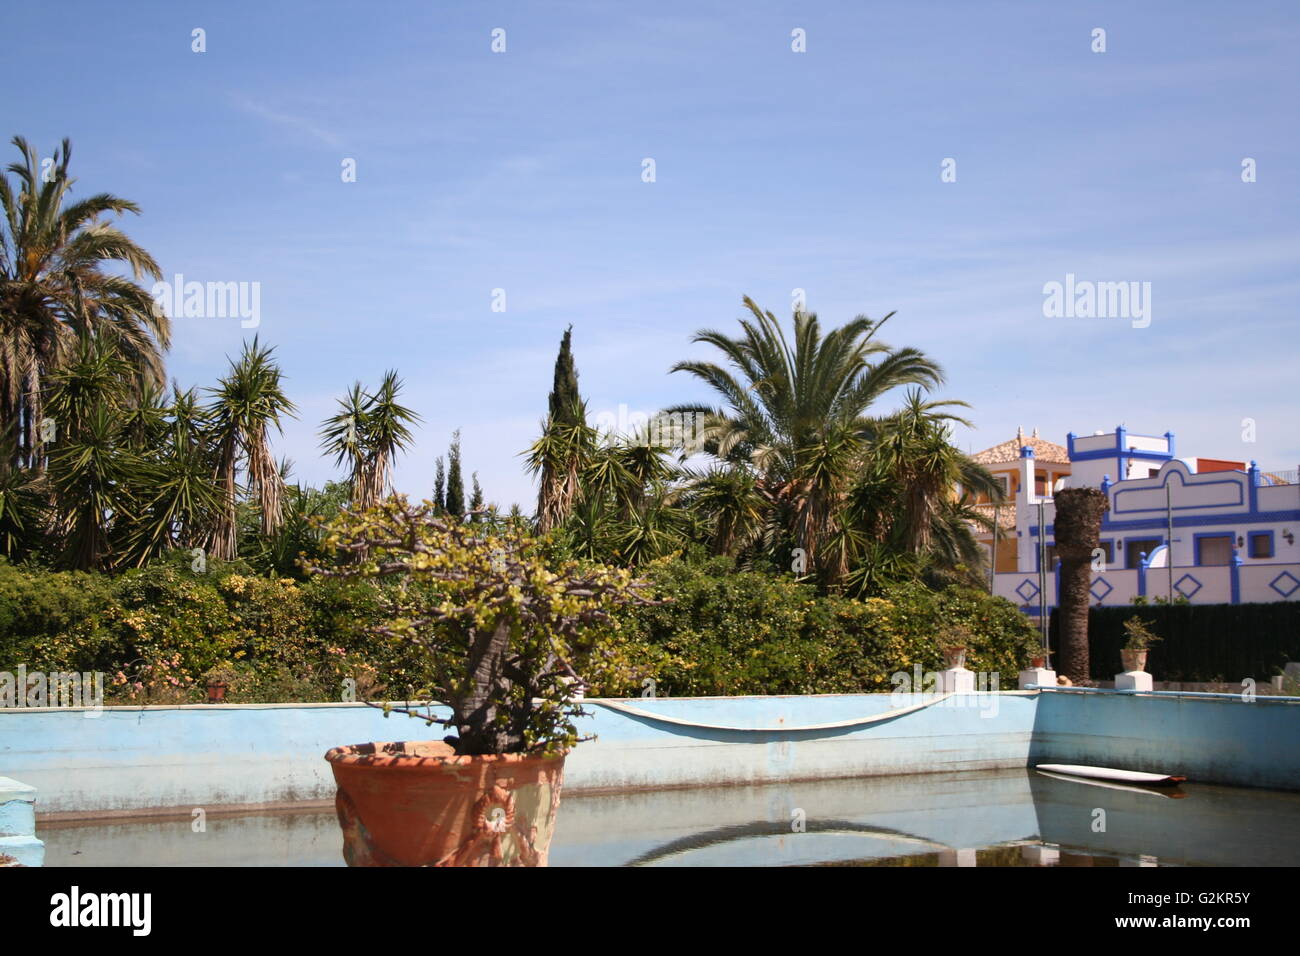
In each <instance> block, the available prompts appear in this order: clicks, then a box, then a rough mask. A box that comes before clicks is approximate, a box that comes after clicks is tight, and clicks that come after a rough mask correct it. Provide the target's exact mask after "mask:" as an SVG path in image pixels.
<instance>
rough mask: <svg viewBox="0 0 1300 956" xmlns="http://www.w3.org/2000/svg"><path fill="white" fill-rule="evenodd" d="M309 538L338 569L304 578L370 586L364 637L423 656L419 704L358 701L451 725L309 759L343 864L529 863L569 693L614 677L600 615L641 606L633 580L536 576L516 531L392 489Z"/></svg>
mask: <svg viewBox="0 0 1300 956" xmlns="http://www.w3.org/2000/svg"><path fill="white" fill-rule="evenodd" d="M325 544H326V545H327V547H328V549H329V551H332V552H335V553H337V554H339V555H340V556H341V557H340V559H339V561H338V562H337V563H334V564H328V565H327V564H323V563H317V564H315V565H313V566H312V567H311V568H310V570H311V571H312V572H313V573H316V574H320V575H323V576H328V577H336V578H363V579H372V580H376V581H379V582H382V585H383V586H382V587H381V588H380V593H381V595H382V597H381V603H382V606H383V610H384V618H385V620H384V622H383V623H382V624H381V625H380V626H378V627H377V628H376V629H375V630H376V633H378V634H379V635H381V636H383V637H386V638H388V639H390V640H395V641H401V642H409V643H410V644H412V645H414V646H415V647H416V648H417V649H419V650H420V651H421V652H422V656H423V658H424V659H425V660H426V662H427V673H428V678H429V681H430V685H429V687H428V692H429V693H428V698H429V699H428V700H427V701H424V702H421V703H419V704H404V705H394V704H383V705H378V704H373V705H372V706H382V707H383V709H384V713H385V716H388V715H389V714H391V713H401V714H406V715H408V716H412V717H418V718H420V719H422V720H423V721H425V724H426V726H427V725H430V724H440V725H442V726H443V727H444V728H448V729H451V730H453V731H454V733H452V734H449V735H447V736H446V737H443V738H442V740H425V741H401V742H390V743H385V742H372V743H362V744H355V745H352V746H343V747H335V748H333V749H332V750H330V751H329V752H328V753H327V754H326V755H325V759H326V760H328V761H329V763H330V766H331V768H332V770H333V773H334V779H335V782H336V783H337V784H338V794H337V797H336V808H337V811H338V818H339V824H340V826H341V827H342V829H343V834H344V850H343V854H344V858H345V859H346V860H347V862H348V864H349V865H351V866H532V865H540V866H544V865H545V863H546V854H547V850H548V847H549V845H550V839H551V833H552V831H553V828H554V825H555V815H556V811H557V808H558V806H559V799H560V785H561V780H562V775H563V769H564V758H565V755H566V754H567V753H568V752H569V750H570V749H571V748H572V747H573V746H574V744H576V743H577V742H578V741H579V739H580V738H579V736H578V732H577V728H576V727H575V724H574V720H575V718H577V717H578V716H580V715H582V714H583V713H584V711H583V710H582V707H581V700H580V696H579V694H577V693H575V691H578V690H581V689H582V688H585V687H586V686H588V682H589V681H594V682H607V681H613V680H619V679H623V680H626V679H628V674H629V673H630V671H629V669H628V668H626V666H625V664H624V663H623V658H622V656H621V654H620V652H619V647H618V645H617V643H616V641H615V637H616V630H617V625H616V623H615V622H614V621H613V618H612V617H611V614H610V612H611V611H612V610H613V609H614V608H615V607H616V606H618V605H621V604H629V603H652V602H650V601H649V600H648V599H647V598H644V597H642V596H641V595H640V593H639V591H640V588H641V587H642V585H641V584H640V583H638V582H636V581H634V580H633V579H632V576H631V574H630V573H629V572H627V571H623V570H618V569H612V568H606V567H601V566H594V567H593V566H582V565H579V564H578V563H576V562H567V563H564V564H562V565H561V566H559V567H551V566H549V565H550V564H551V563H552V562H548V561H547V560H546V557H545V554H544V551H543V549H542V547H541V545H540V544H539V542H538V541H537V540H535V539H532V538H530V537H529V536H528V535H526V534H525V533H524V532H522V531H521V530H520V529H518V528H517V527H513V526H506V527H504V528H499V527H497V526H495V525H493V524H490V523H478V522H471V523H461V522H460V521H458V520H457V519H455V518H454V517H452V516H449V515H446V514H442V513H439V511H438V510H437V509H436V508H435V506H434V505H433V504H432V503H431V502H427V501H426V502H424V503H423V504H422V505H419V506H411V505H408V504H407V502H406V499H405V498H402V497H401V496H394V497H393V498H391V499H389V500H388V501H386V502H384V503H383V504H381V505H379V506H378V507H376V508H373V509H371V510H369V511H366V512H364V513H361V514H352V513H348V512H345V513H343V514H342V515H340V516H339V517H338V518H337V519H335V521H334V522H333V523H332V524H331V525H330V526H329V527H328V528H327V531H326V535H325ZM580 675H581V676H580ZM435 708H436V709H435Z"/></svg>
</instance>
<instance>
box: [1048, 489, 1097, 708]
mask: <svg viewBox="0 0 1300 956" xmlns="http://www.w3.org/2000/svg"><path fill="white" fill-rule="evenodd" d="M1055 502H1056V517H1055V518H1054V520H1053V523H1054V525H1055V534H1056V553H1057V555H1058V556H1059V557H1060V559H1061V594H1060V608H1059V612H1058V613H1059V615H1060V617H1059V621H1060V628H1061V651H1062V653H1061V669H1062V670H1063V671H1064V672H1065V675H1066V676H1067V677H1069V678H1070V680H1072V681H1074V683H1076V684H1082V683H1086V682H1087V681H1088V680H1089V661H1088V603H1089V601H1088V599H1089V596H1090V595H1089V588H1090V587H1091V585H1092V567H1091V562H1092V553H1093V549H1095V548H1098V547H1100V546H1101V518H1102V515H1103V514H1104V513H1105V512H1106V509H1107V507H1108V503H1107V500H1106V495H1104V494H1103V493H1102V492H1101V491H1099V490H1098V489H1096V488H1065V489H1062V490H1061V491H1058V492H1057V493H1056V496H1055Z"/></svg>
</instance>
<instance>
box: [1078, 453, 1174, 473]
mask: <svg viewBox="0 0 1300 956" xmlns="http://www.w3.org/2000/svg"><path fill="white" fill-rule="evenodd" d="M1173 457H1174V456H1173V455H1170V454H1167V453H1166V452H1163V451H1143V450H1139V449H1136V448H1135V449H1133V450H1131V451H1130V450H1128V449H1125V450H1124V451H1123V452H1118V451H1116V450H1115V449H1114V448H1099V449H1097V451H1081V452H1079V453H1078V454H1077V455H1075V454H1073V453H1072V454H1071V455H1070V461H1072V462H1074V461H1096V460H1097V459H1099V458H1117V459H1121V460H1123V459H1126V458H1138V459H1141V460H1143V461H1172V460H1173ZM1120 474H1123V472H1120Z"/></svg>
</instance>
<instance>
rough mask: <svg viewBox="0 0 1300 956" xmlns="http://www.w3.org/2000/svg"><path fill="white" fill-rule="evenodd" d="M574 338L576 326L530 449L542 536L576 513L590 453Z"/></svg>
mask: <svg viewBox="0 0 1300 956" xmlns="http://www.w3.org/2000/svg"><path fill="white" fill-rule="evenodd" d="M572 339H573V326H569V327H568V328H567V329H565V330H564V337H563V338H562V339H561V340H560V352H559V354H558V355H557V356H556V357H555V377H554V380H553V383H552V385H551V394H550V397H549V399H548V402H547V404H548V406H549V407H548V410H547V416H546V421H545V422H543V423H542V436H541V438H539V439H538V440H537V441H536V442H535V443H534V444H533V447H532V448H531V449H530V450H529V456H530V457H529V466H528V467H529V470H530V471H532V472H533V473H534V474H538V475H540V479H541V480H540V482H539V484H538V489H537V530H538V531H539V532H540V533H542V534H546V533H547V532H548V531H550V530H551V529H552V528H554V527H556V526H557V525H559V524H561V523H563V522H564V521H565V520H566V519H567V518H568V516H569V514H570V512H572V510H573V505H574V502H575V501H576V500H577V498H578V493H579V487H578V483H579V476H580V475H581V473H582V470H583V467H584V462H585V460H586V457H587V455H588V454H589V452H590V443H591V436H590V430H589V429H588V428H587V415H586V410H585V409H584V408H583V404H582V395H581V394H580V393H579V392H578V370H577V367H576V366H575V364H574V361H573V348H572Z"/></svg>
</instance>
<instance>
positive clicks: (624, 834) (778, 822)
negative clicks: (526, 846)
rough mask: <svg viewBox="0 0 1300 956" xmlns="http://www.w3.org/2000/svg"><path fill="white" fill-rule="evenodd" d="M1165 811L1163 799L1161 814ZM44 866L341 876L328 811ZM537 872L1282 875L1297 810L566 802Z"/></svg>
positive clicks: (1237, 796)
mask: <svg viewBox="0 0 1300 956" xmlns="http://www.w3.org/2000/svg"><path fill="white" fill-rule="evenodd" d="M1171 797H1173V798H1172V799H1171ZM39 832H40V836H41V838H42V839H44V840H45V841H46V865H48V866H69V865H71V866H103V865H106V866H125V865H136V866H239V865H244V866H293V865H298V866H302V865H309V866H310V865H324V866H337V865H342V862H343V860H342V855H341V845H342V838H341V835H340V833H339V829H338V824H337V822H336V820H335V817H334V813H333V810H332V808H319V809H311V810H300V811H297V812H288V813H286V812H276V813H251V814H241V815H237V816H221V815H219V814H217V813H214V812H209V814H208V817H207V821H206V832H199V833H196V832H194V831H193V829H192V826H191V818H190V816H189V815H188V814H187V815H186V816H185V817H184V818H176V819H152V820H140V819H135V820H130V821H121V822H112V823H94V824H62V825H49V824H42V825H41V826H40V827H39ZM550 859H551V865H552V866H976V867H978V866H1156V865H1161V866H1164V865H1176V866H1197V865H1209V866H1294V865H1296V864H1297V863H1300V794H1295V793H1279V792H1275V791H1264V790H1244V789H1237V788H1230V787H1214V786H1202V785H1197V784H1195V783H1191V784H1184V785H1183V786H1182V787H1181V788H1178V790H1177V791H1176V792H1173V791H1155V790H1147V789H1144V788H1140V787H1127V786H1120V787H1117V786H1114V785H1109V786H1099V785H1096V784H1094V783H1088V782H1083V781H1079V780H1075V779H1072V778H1066V777H1059V776H1049V775H1046V774H1042V773H1037V772H1034V771H1025V770H1014V771H999V772H973V773H956V774H918V775H914V776H906V777H867V778H858V779H851V780H827V781H814V782H805V783H790V784H783V785H770V786H761V787H759V786H755V787H727V788H703V789H691V790H670V791H647V792H621V793H611V794H590V795H584V794H579V793H570V794H566V795H565V797H564V799H563V802H562V803H561V806H560V814H559V819H558V821H557V825H556V834H555V838H554V840H553V842H552V844H551V854H550Z"/></svg>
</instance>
